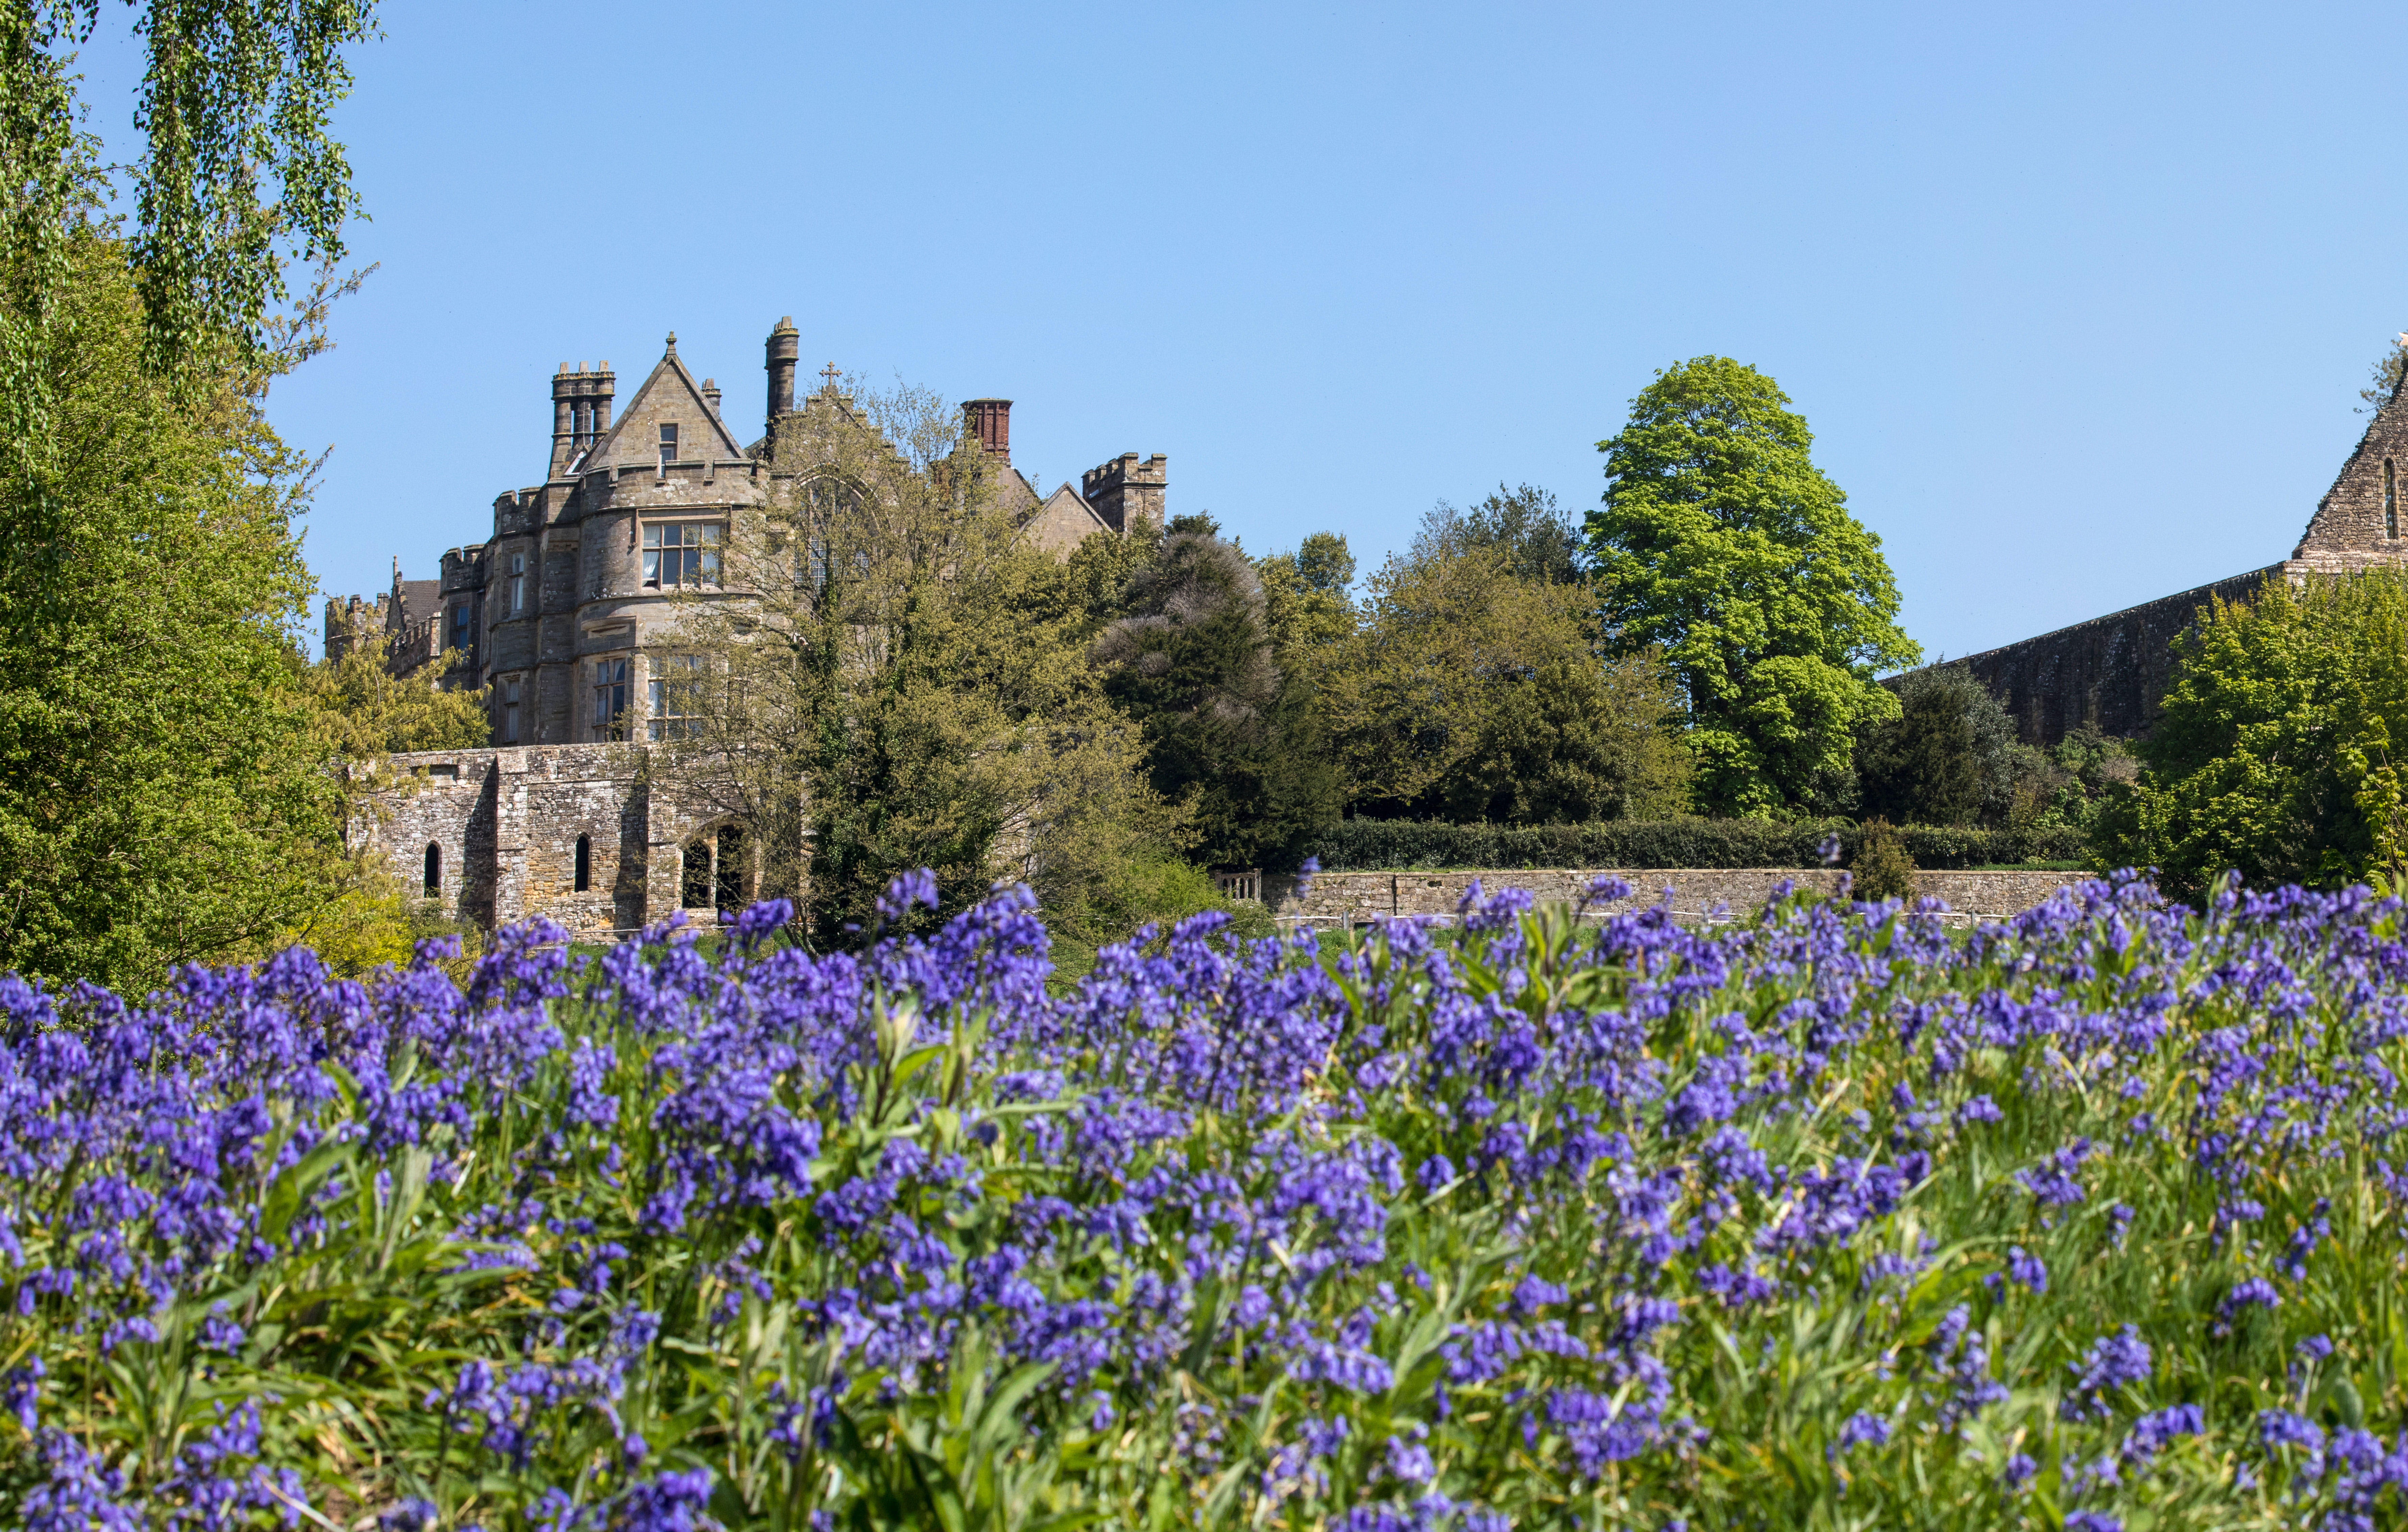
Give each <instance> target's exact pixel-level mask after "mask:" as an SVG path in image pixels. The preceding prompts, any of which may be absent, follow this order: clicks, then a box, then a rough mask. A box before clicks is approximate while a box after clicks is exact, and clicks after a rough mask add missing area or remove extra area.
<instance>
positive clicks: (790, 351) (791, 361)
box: [768, 314, 803, 431]
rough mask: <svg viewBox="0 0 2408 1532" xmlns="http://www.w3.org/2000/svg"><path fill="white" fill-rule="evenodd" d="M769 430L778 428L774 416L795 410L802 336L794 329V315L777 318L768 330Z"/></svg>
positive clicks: (776, 419)
mask: <svg viewBox="0 0 2408 1532" xmlns="http://www.w3.org/2000/svg"><path fill="white" fill-rule="evenodd" d="M768 351H769V362H768V366H769V429H770V430H772V431H775V430H776V429H777V428H778V417H780V416H781V415H791V414H793V413H794V412H795V362H796V358H798V357H800V356H801V355H802V351H803V338H802V336H799V335H797V334H796V331H795V316H794V315H792V314H788V315H786V316H785V317H784V318H782V319H781V320H779V321H778V327H777V328H776V329H774V330H772V331H770V332H769V346H768Z"/></svg>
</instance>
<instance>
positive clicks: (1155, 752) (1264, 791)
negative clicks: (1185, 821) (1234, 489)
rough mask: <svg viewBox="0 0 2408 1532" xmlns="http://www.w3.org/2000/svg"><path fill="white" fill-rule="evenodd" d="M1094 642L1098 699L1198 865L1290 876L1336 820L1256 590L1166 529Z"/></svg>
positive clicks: (1324, 765)
mask: <svg viewBox="0 0 2408 1532" xmlns="http://www.w3.org/2000/svg"><path fill="white" fill-rule="evenodd" d="M1124 606H1125V610H1126V613H1127V615H1125V616H1124V617H1122V618H1121V619H1120V620H1119V621H1117V622H1115V623H1113V624H1112V625H1111V626H1110V627H1108V628H1106V629H1105V630H1104V632H1103V634H1102V635H1101V636H1100V637H1098V638H1097V640H1096V644H1095V648H1094V651H1093V654H1094V658H1095V660H1096V663H1097V665H1098V666H1102V667H1103V669H1104V673H1105V682H1104V685H1105V690H1106V692H1107V694H1109V695H1110V696H1111V698H1112V700H1113V701H1114V702H1115V703H1116V704H1118V705H1119V706H1120V707H1121V708H1122V709H1124V710H1125V711H1126V712H1127V714H1128V715H1129V716H1130V717H1131V718H1133V719H1135V720H1136V721H1137V722H1138V723H1140V725H1141V726H1142V727H1143V728H1144V730H1145V739H1146V768H1147V772H1148V775H1149V778H1150V780H1151V781H1152V783H1153V786H1154V791H1155V792H1156V793H1159V794H1161V795H1163V796H1164V797H1165V798H1166V799H1169V800H1171V801H1175V802H1178V803H1180V804H1182V805H1183V807H1185V808H1186V809H1187V810H1188V812H1189V813H1190V815H1191V816H1192V821H1191V822H1192V823H1193V825H1194V828H1195V831H1196V834H1197V854H1198V855H1200V856H1201V857H1202V858H1203V859H1204V860H1205V862H1206V863H1207V864H1208V865H1210V866H1238V867H1245V866H1294V865H1295V864H1296V862H1297V860H1298V859H1299V858H1300V857H1301V856H1302V855H1303V854H1304V853H1303V849H1302V848H1303V846H1304V844H1305V843H1306V842H1307V841H1308V840H1310V839H1311V838H1312V836H1313V835H1315V834H1316V833H1318V832H1319V831H1320V830H1321V829H1322V828H1323V827H1324V826H1326V824H1328V823H1331V822H1333V821H1334V820H1336V819H1337V817H1338V809H1339V796H1338V780H1337V777H1336V774H1335V772H1334V771H1333V770H1332V768H1331V766H1330V764H1329V760H1328V755H1327V748H1326V742H1325V739H1326V737H1325V735H1324V733H1323V729H1322V724H1321V720H1320V715H1319V712H1318V709H1316V708H1315V707H1314V703H1313V696H1312V688H1311V683H1310V681H1309V680H1306V679H1305V678H1304V677H1303V676H1302V675H1299V674H1297V673H1294V672H1291V671H1283V670H1282V668H1281V666H1280V665H1279V663H1278V657H1277V655H1276V653H1275V651H1274V643H1273V637H1272V631H1271V626H1270V623H1269V618H1268V615H1267V613H1266V609H1265V600H1264V594H1263V586H1262V583H1261V580H1260V577H1259V576H1258V575H1257V574H1256V572H1255V569H1254V566H1253V565H1252V564H1250V563H1249V562H1248V561H1247V559H1246V556H1245V554H1244V553H1243V552H1241V551H1240V550H1239V549H1238V547H1237V546H1236V545H1235V544H1233V543H1229V542H1226V541H1224V540H1223V539H1222V538H1221V537H1219V536H1218V535H1217V533H1216V532H1215V531H1214V530H1212V529H1211V526H1210V524H1209V523H1184V524H1183V523H1180V522H1174V523H1172V527H1171V529H1170V530H1169V531H1168V533H1167V534H1166V536H1165V537H1164V538H1163V540H1162V543H1161V546H1160V548H1159V549H1158V550H1157V551H1155V553H1154V556H1153V558H1152V559H1151V560H1149V561H1148V562H1147V563H1146V564H1145V565H1144V566H1141V567H1140V568H1139V569H1138V570H1137V571H1136V572H1135V574H1134V575H1133V577H1132V578H1131V580H1130V582H1129V586H1128V589H1127V592H1126V594H1125V598H1124Z"/></svg>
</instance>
